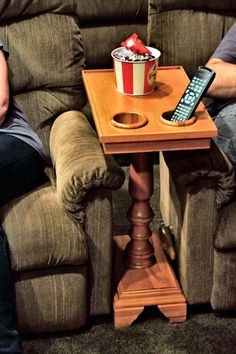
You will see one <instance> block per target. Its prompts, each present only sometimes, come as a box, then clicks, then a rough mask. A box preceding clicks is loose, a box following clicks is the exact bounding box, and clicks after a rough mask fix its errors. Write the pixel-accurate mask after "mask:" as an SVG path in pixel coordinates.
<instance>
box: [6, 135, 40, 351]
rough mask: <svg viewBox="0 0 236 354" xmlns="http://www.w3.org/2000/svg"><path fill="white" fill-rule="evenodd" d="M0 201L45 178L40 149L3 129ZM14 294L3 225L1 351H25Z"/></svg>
mask: <svg viewBox="0 0 236 354" xmlns="http://www.w3.org/2000/svg"><path fill="white" fill-rule="evenodd" d="M0 156H1V157H0V205H3V204H5V203H6V202H7V201H8V200H10V199H12V198H15V197H19V196H20V195H22V194H24V193H26V192H29V191H30V190H32V189H33V188H35V187H36V186H38V185H39V184H40V183H42V182H43V180H44V179H45V177H44V173H43V170H44V162H43V160H42V158H41V157H40V155H39V154H38V152H37V151H36V150H34V149H33V148H32V147H31V146H29V145H28V144H26V143H24V142H23V141H21V140H20V139H17V138H15V137H12V136H10V135H7V134H3V133H0ZM15 315H16V313H15V295H14V285H13V281H12V273H11V264H10V257H9V250H8V242H7V237H6V234H5V232H4V230H3V228H2V226H1V225H0V354H2V353H4V354H9V353H11V354H12V353H14V354H16V353H17V354H18V353H22V350H21V344H20V338H19V333H18V332H17V330H16V323H15Z"/></svg>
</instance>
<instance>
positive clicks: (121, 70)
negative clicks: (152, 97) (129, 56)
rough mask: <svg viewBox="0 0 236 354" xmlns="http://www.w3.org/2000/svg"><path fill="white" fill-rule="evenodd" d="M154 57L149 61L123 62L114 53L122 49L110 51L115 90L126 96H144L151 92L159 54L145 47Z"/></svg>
mask: <svg viewBox="0 0 236 354" xmlns="http://www.w3.org/2000/svg"><path fill="white" fill-rule="evenodd" d="M147 48H148V49H149V50H150V51H151V52H152V55H153V56H154V58H153V59H151V60H149V61H134V62H129V61H123V60H121V59H117V58H116V57H115V56H114V53H115V52H117V51H121V52H122V51H124V47H120V48H116V49H114V50H113V51H112V53H111V56H112V58H113V64H114V69H115V78H116V89H117V91H119V92H121V93H124V94H126V95H146V94H148V93H151V92H153V90H154V83H155V77H156V69H157V67H158V62H159V57H160V55H161V52H160V51H159V50H158V49H156V48H152V47H147Z"/></svg>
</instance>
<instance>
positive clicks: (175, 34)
mask: <svg viewBox="0 0 236 354" xmlns="http://www.w3.org/2000/svg"><path fill="white" fill-rule="evenodd" d="M234 6H235V4H231V5H230V6H229V4H228V2H227V1H214V0H211V1H195V0H191V1H186V0H183V1H178V0H177V1H171V0H167V1H165V0H150V7H149V23H148V43H149V45H151V46H154V47H157V48H158V49H159V50H160V51H161V53H162V55H161V58H160V65H182V66H183V67H184V69H185V70H186V72H187V73H188V74H189V75H190V76H191V75H193V73H194V72H195V71H196V69H197V67H198V66H199V65H204V64H205V63H206V61H207V60H208V58H209V57H210V55H211V54H212V53H213V51H214V49H215V48H216V47H217V45H218V44H219V42H220V40H221V39H222V37H223V36H224V33H225V32H226V31H227V30H228V29H229V27H230V26H231V25H232V24H233V22H234V21H235V17H234V16H233V15H232V11H233V7H234ZM220 10H221V12H219V11H220ZM222 11H224V12H223V13H222Z"/></svg>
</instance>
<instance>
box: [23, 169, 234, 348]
mask: <svg viewBox="0 0 236 354" xmlns="http://www.w3.org/2000/svg"><path fill="white" fill-rule="evenodd" d="M124 169H125V170H126V173H127V168H125V167H124ZM154 174H155V186H154V194H153V197H152V199H151V206H152V208H153V210H154V211H155V217H154V219H153V222H152V228H153V229H154V230H155V229H157V227H158V223H159V220H160V212H159V209H158V203H159V189H158V165H155V168H154ZM127 184H128V178H127V179H126V182H125V184H124V186H123V187H122V188H121V189H120V190H119V191H117V192H115V193H114V225H113V229H114V235H121V234H124V233H126V232H127V229H128V227H129V223H128V221H127V219H126V211H127V206H128V205H129V204H130V198H129V195H128V192H127ZM124 206H125V207H124ZM23 349H24V353H25V354H80V353H81V354H116V353H117V354H126V353H127V354H139V353H140V354H141V353H142V354H154V353H155V354H159V353H160V354H228V353H231V354H236V313H227V314H218V313H214V312H213V311H212V310H211V308H210V307H209V306H191V307H188V319H187V321H186V322H184V323H180V324H170V323H169V321H168V319H166V318H165V317H164V316H163V315H162V314H161V313H160V312H159V311H158V310H157V308H155V307H149V308H146V309H145V311H144V312H143V313H142V314H141V315H140V316H139V318H138V319H137V320H136V321H135V322H134V323H133V324H132V326H131V327H130V328H123V329H115V328H114V326H113V319H112V316H107V317H103V318H96V319H92V320H91V321H90V323H89V324H88V325H87V326H86V327H85V328H83V329H80V330H78V331H76V332H71V333H61V334H54V335H47V336H42V335H41V336H36V337H34V338H33V337H32V338H25V339H24V341H23Z"/></svg>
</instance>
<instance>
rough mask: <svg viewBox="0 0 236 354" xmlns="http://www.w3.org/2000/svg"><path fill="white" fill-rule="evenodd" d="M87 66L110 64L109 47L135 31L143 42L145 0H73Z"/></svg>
mask: <svg viewBox="0 0 236 354" xmlns="http://www.w3.org/2000/svg"><path fill="white" fill-rule="evenodd" d="M76 8H77V14H78V19H79V23H80V28H81V34H82V37H83V43H84V53H85V57H86V67H87V68H110V67H112V58H111V51H112V50H113V49H115V48H117V47H119V46H120V44H121V42H122V41H123V40H124V39H126V38H127V37H129V36H130V35H131V34H132V33H134V32H136V33H137V34H138V35H139V36H140V38H142V40H143V41H144V43H146V42H147V19H148V16H147V14H148V0H123V1H120V0H114V1H112V5H111V3H110V2H109V1H107V0H77V1H76Z"/></svg>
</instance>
